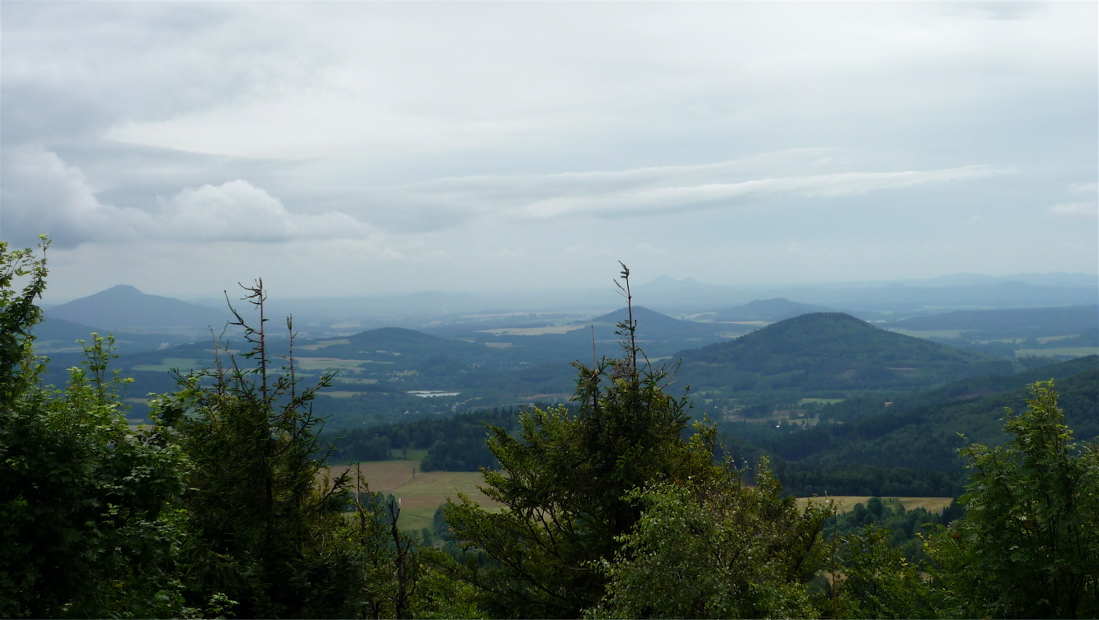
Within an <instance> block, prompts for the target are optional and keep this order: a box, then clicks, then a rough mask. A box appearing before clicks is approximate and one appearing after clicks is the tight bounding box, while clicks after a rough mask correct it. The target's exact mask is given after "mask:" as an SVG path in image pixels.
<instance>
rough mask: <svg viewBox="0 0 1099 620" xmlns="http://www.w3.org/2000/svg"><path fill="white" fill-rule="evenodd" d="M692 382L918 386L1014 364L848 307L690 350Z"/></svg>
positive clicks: (685, 366) (686, 376) (685, 376)
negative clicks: (888, 326) (889, 325)
mask: <svg viewBox="0 0 1099 620" xmlns="http://www.w3.org/2000/svg"><path fill="white" fill-rule="evenodd" d="M680 357H681V358H682V360H683V363H682V366H681V367H680V371H679V378H680V379H681V380H683V381H685V382H687V383H689V384H690V385H692V387H707V386H722V385H725V386H733V387H737V388H739V389H746V390H759V389H766V388H772V389H773V388H801V389H819V390H837V389H838V390H842V389H860V388H862V389H874V388H914V387H923V386H932V385H937V384H942V383H947V382H950V381H955V380H958V379H961V378H965V377H971V376H978V375H994V374H1006V373H1010V372H1012V371H1013V366H1012V363H1011V362H1009V361H1004V360H995V359H993V358H989V357H986V356H983V355H980V354H977V353H972V352H968V351H962V350H958V349H954V348H951V347H948V346H945V345H940V344H936V343H933V342H928V341H926V340H921V339H918V338H912V337H909V336H903V335H901V334H896V333H893V332H889V331H886V330H883V329H879V328H877V327H874V326H873V325H870V324H869V323H866V322H864V321H860V320H859V319H856V318H855V317H853V316H850V315H847V314H843V313H823V312H822V313H813V314H805V315H801V316H798V317H794V318H792V319H787V320H785V321H780V322H778V323H774V324H772V325H768V326H767V327H764V328H762V329H760V330H757V331H755V332H752V333H750V334H747V335H745V336H742V337H740V338H738V339H736V340H733V341H730V342H722V343H718V344H712V345H709V346H706V347H703V348H701V349H696V350H691V351H684V352H682V353H681V354H680Z"/></svg>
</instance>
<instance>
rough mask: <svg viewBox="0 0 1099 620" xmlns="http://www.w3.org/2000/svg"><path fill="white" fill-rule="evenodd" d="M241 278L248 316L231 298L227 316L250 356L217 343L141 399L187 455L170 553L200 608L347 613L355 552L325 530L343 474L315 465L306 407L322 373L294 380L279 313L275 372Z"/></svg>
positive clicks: (340, 495) (352, 599)
mask: <svg viewBox="0 0 1099 620" xmlns="http://www.w3.org/2000/svg"><path fill="white" fill-rule="evenodd" d="M244 288H245V292H246V295H245V297H244V299H245V300H246V301H248V302H249V303H251V304H252V305H253V306H254V307H255V308H256V310H257V312H258V314H259V318H258V322H257V323H255V324H254V325H253V324H252V323H250V322H249V321H247V320H245V319H244V318H243V317H242V315H240V314H239V313H237V312H236V311H235V310H233V314H234V317H235V321H234V322H233V323H232V324H233V325H236V326H237V327H240V328H241V329H242V330H243V331H244V337H245V339H246V341H247V342H248V343H250V344H251V345H252V349H251V351H249V352H248V353H245V354H244V355H243V356H242V357H244V358H245V359H246V360H248V361H250V362H251V363H252V365H251V366H250V367H243V366H241V365H239V364H238V362H237V359H236V358H235V357H234V356H232V355H229V354H228V353H227V352H226V350H225V349H224V348H220V350H219V352H218V354H217V355H216V357H215V364H214V366H213V367H212V368H211V369H208V370H206V371H203V372H199V373H195V374H191V375H188V376H181V377H179V381H180V386H181V389H180V390H179V391H178V392H177V393H175V394H173V395H171V396H167V397H163V398H161V399H158V400H157V401H154V403H153V407H152V409H153V416H154V417H155V418H156V419H158V420H160V421H161V422H162V423H163V424H165V425H167V426H169V427H170V428H171V429H172V431H173V434H174V439H175V441H176V442H178V444H179V445H180V447H181V448H182V449H183V451H184V453H185V454H186V455H187V458H188V463H189V467H188V471H187V487H188V490H187V493H186V494H185V495H184V496H183V503H182V505H183V509H184V515H185V521H186V528H187V532H188V537H187V539H186V541H185V544H184V545H183V550H182V557H181V563H180V570H181V576H182V580H183V582H184V583H185V584H186V595H187V599H188V602H189V604H191V605H192V606H194V607H198V608H205V607H208V606H210V604H211V601H214V602H217V601H222V602H223V604H224V605H226V606H228V608H229V609H230V610H231V613H233V614H235V615H238V616H241V617H252V618H263V617H288V616H294V617H297V616H336V617H346V616H353V615H357V614H356V610H357V605H356V604H357V596H358V594H359V593H360V589H359V587H358V585H359V584H358V582H357V581H356V577H355V576H356V575H358V574H359V571H358V570H357V568H356V566H355V558H356V554H355V553H354V550H353V549H350V548H346V547H343V546H342V545H340V544H338V543H339V542H340V539H339V536H337V534H336V533H337V532H339V531H341V528H343V527H344V525H345V523H344V517H343V510H344V508H345V506H347V505H348V502H349V500H350V492H349V490H348V484H349V480H348V478H347V477H346V476H342V477H340V478H338V479H336V480H334V481H329V480H327V478H325V477H324V475H323V474H324V471H325V470H324V467H325V459H326V455H327V447H325V446H323V445H322V444H321V442H320V440H319V439H318V431H319V430H320V425H321V424H322V423H323V420H322V418H320V417H319V416H316V415H314V413H313V408H312V402H313V399H314V396H315V394H316V391H317V390H318V389H320V388H321V387H324V386H326V385H328V384H329V382H330V379H331V375H330V374H325V375H323V376H322V377H321V378H320V380H319V382H318V383H317V384H315V385H313V386H309V387H303V386H302V385H301V384H300V382H299V380H298V378H297V376H296V368H295V365H294V359H293V324H292V321H291V320H290V319H287V328H288V330H289V331H290V334H291V339H290V350H289V351H288V353H287V354H286V356H285V357H284V360H285V362H286V365H285V366H284V367H283V368H282V369H281V372H276V370H275V368H274V367H273V363H272V360H271V357H270V355H271V353H270V351H269V347H268V342H267V333H266V331H265V323H266V322H267V318H266V317H265V316H264V302H265V300H266V293H265V291H264V290H263V285H262V281H257V283H256V284H255V285H254V286H250V287H244ZM230 308H232V307H231V306H230ZM218 346H219V347H221V346H222V345H218ZM321 480H324V484H323V485H321V484H320V481H321Z"/></svg>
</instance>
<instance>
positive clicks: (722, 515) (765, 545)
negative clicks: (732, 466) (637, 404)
mask: <svg viewBox="0 0 1099 620" xmlns="http://www.w3.org/2000/svg"><path fill="white" fill-rule="evenodd" d="M630 497H631V498H632V499H635V500H637V501H638V502H639V503H640V504H641V506H642V508H643V512H642V514H641V518H640V519H639V520H638V521H637V523H636V524H635V525H634V527H633V529H632V530H631V531H630V532H629V533H628V534H626V535H625V536H621V537H619V541H620V542H621V543H622V546H621V548H620V549H619V550H618V551H617V552H616V553H615V556H614V559H613V560H604V561H603V563H602V566H601V568H602V572H603V573H604V574H605V575H606V576H607V577H608V578H609V583H608V585H607V596H606V598H605V599H604V600H603V601H602V602H601V603H600V605H599V606H598V608H596V609H593V610H591V611H590V612H589V615H590V616H593V617H616V618H763V617H802V618H809V617H814V616H815V615H816V610H815V609H814V608H813V605H812V603H811V601H810V595H809V590H808V587H807V584H808V582H809V581H810V579H812V577H813V576H814V575H815V574H816V573H817V571H818V570H820V568H821V565H822V561H823V554H824V548H823V546H822V545H821V544H820V541H821V525H822V523H823V522H824V520H825V519H826V518H827V516H828V515H829V514H830V509H828V508H826V507H824V506H813V505H810V506H808V507H806V508H805V509H804V510H800V509H798V507H797V505H796V503H795V500H794V498H792V497H783V496H782V485H781V484H780V483H779V481H778V480H777V479H776V478H774V476H773V475H772V474H771V472H770V468H769V466H768V464H767V462H766V461H764V462H762V463H761V464H760V467H759V473H758V475H757V479H756V484H755V486H748V485H746V484H744V483H743V482H742V481H741V477H740V472H738V471H734V470H725V471H724V472H722V474H721V475H719V476H714V477H712V478H710V479H707V480H703V481H700V482H698V483H695V482H694V481H693V480H692V481H689V482H687V483H686V484H684V483H682V482H661V483H658V484H655V485H653V486H651V487H649V488H646V489H638V490H636V491H634V492H633V493H632V494H631V495H630Z"/></svg>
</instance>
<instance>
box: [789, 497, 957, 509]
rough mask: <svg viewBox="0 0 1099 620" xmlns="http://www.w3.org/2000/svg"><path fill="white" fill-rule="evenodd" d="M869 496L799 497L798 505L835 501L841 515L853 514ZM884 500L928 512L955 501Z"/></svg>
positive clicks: (923, 498)
mask: <svg viewBox="0 0 1099 620" xmlns="http://www.w3.org/2000/svg"><path fill="white" fill-rule="evenodd" d="M870 497H871V496H869V495H837V496H822V497H799V498H798V505H799V506H803V507H804V506H805V505H806V504H808V503H809V502H810V501H812V502H813V503H814V504H816V505H822V504H824V503H825V502H827V501H833V502H835V503H836V507H837V508H838V509H839V512H840V513H845V512H851V511H852V510H854V509H855V505H856V504H863V505H865V504H866V502H867V500H869V499H870ZM883 499H897V500H900V502H901V504H902V505H904V508H905V510H914V509H916V508H924V509H926V510H927V511H928V512H939V511H941V510H942V509H943V508H946V507H947V506H949V505H950V502H951V501H952V500H953V499H954V498H952V497H894V498H883Z"/></svg>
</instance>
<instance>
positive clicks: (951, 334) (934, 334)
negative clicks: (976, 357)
mask: <svg viewBox="0 0 1099 620" xmlns="http://www.w3.org/2000/svg"><path fill="white" fill-rule="evenodd" d="M889 331H891V332H896V333H898V334H904V335H905V336H912V337H913V338H924V339H927V338H961V337H962V330H960V329H928V330H915V329H890V330H889Z"/></svg>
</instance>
